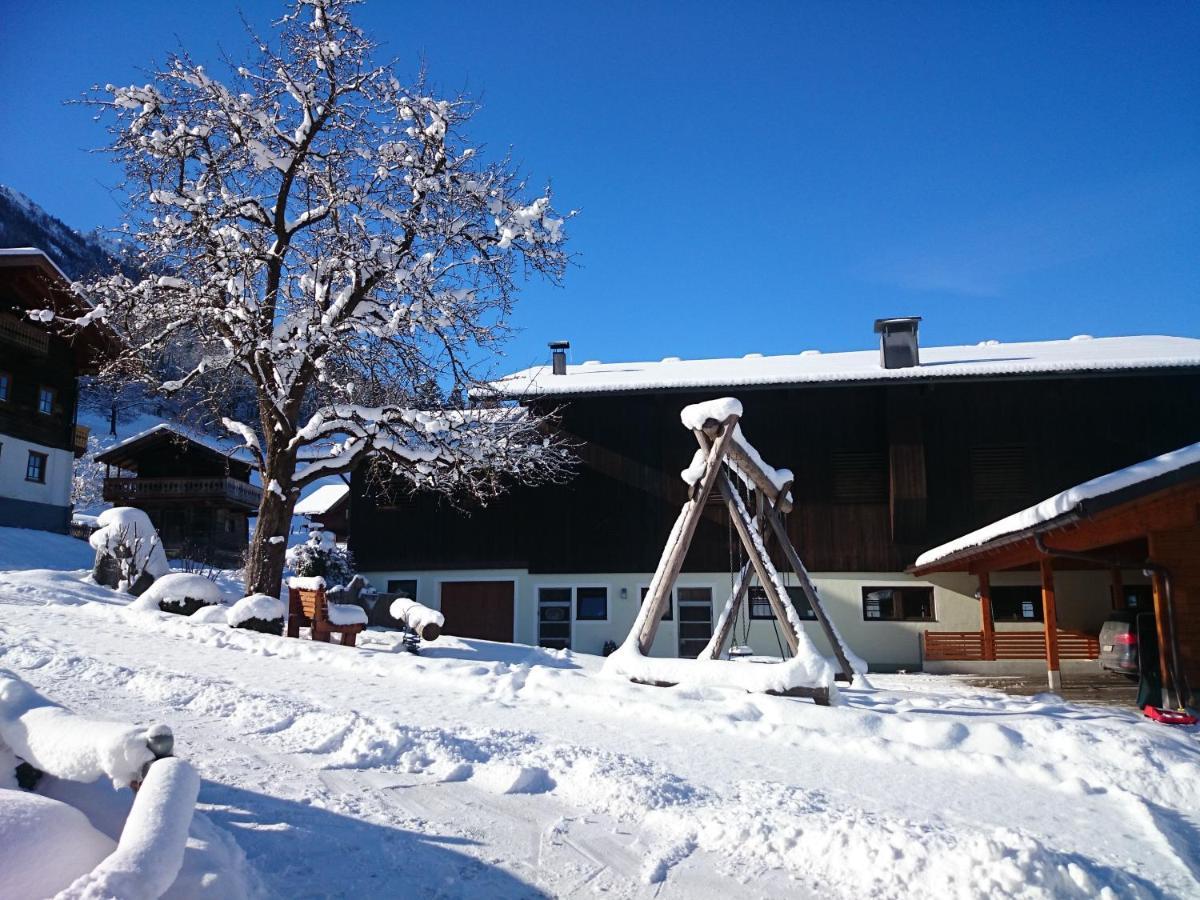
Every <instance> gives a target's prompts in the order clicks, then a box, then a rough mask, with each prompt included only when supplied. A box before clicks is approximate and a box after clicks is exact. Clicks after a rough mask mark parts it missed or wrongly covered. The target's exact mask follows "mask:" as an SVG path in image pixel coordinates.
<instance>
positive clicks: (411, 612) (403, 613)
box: [389, 597, 446, 641]
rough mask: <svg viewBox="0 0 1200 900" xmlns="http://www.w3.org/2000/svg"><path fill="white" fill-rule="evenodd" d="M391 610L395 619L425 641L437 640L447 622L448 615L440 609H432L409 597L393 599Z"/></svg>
mask: <svg viewBox="0 0 1200 900" xmlns="http://www.w3.org/2000/svg"><path fill="white" fill-rule="evenodd" d="M389 611H390V612H391V614H392V618H393V619H395V620H396V621H398V622H403V623H404V624H405V625H407V626H408V627H409V628H411V629H412V630H413V631H415V632H416V633H417V634H419V635H420V636H421V640H424V641H434V640H437V638H438V636H439V635H441V633H442V626H443V625H445V624H446V617H445V616H443V615H442V614H441V613H440V612H439V611H438V610H436V609H430V608H429V607H428V606H424V605H423V604H420V603H418V602H417V601H416V600H410V599H409V598H408V597H399V598H397V599H396V600H393V601H392V605H391V608H390V610H389Z"/></svg>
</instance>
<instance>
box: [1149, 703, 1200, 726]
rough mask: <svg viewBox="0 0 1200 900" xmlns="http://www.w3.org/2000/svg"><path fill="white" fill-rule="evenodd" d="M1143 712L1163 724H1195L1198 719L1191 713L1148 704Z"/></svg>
mask: <svg viewBox="0 0 1200 900" xmlns="http://www.w3.org/2000/svg"><path fill="white" fill-rule="evenodd" d="M1142 713H1143V714H1144V715H1145V716H1146V717H1147V718H1149V719H1153V720H1154V721H1155V722H1161V723H1162V724H1163V725H1195V724H1196V722H1197V721H1200V720H1197V719H1196V717H1195V716H1193V715H1191V714H1190V713H1185V712H1177V711H1175V710H1172V709H1163V708H1162V707H1159V706H1150V705H1149V704H1147V705H1146V706H1144V707H1143V708H1142Z"/></svg>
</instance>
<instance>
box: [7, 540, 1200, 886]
mask: <svg viewBox="0 0 1200 900" xmlns="http://www.w3.org/2000/svg"><path fill="white" fill-rule="evenodd" d="M3 538H4V535H0V541H2V540H3ZM81 574H82V573H74V572H65V571H60V572H49V571H22V572H7V573H0V667H5V668H10V669H12V670H13V671H15V672H16V673H17V674H18V675H19V676H20V677H22V678H24V679H26V680H28V681H30V682H31V683H33V684H34V686H35V687H36V688H37V689H38V690H40V691H42V692H43V693H45V694H46V695H47V696H49V697H51V698H53V699H56V700H60V701H62V702H65V703H69V704H72V705H74V706H76V707H78V708H84V707H85V706H87V705H89V704H91V705H93V706H94V705H97V704H102V705H103V706H104V708H106V709H110V710H112V712H113V714H114V715H120V716H122V717H123V718H127V719H130V720H131V721H139V722H140V721H145V722H150V721H163V722H167V723H169V724H171V725H172V726H173V727H174V729H175V733H176V736H177V739H178V741H179V746H180V747H181V748H186V751H185V752H186V755H187V758H188V759H190V760H192V761H193V762H195V763H196V765H197V766H198V767H199V768H200V770H201V773H202V775H203V776H204V778H205V784H204V787H203V788H202V791H201V797H200V799H201V808H202V809H204V810H205V811H206V812H207V814H208V815H209V816H210V817H211V818H212V819H213V820H214V821H215V822H216V823H217V824H219V825H221V826H222V827H224V828H226V829H227V830H229V831H230V832H231V833H233V834H234V836H235V837H236V838H237V840H238V842H239V844H240V845H241V846H242V848H243V849H244V850H245V852H246V854H247V856H248V858H249V860H250V862H251V863H252V864H253V865H255V866H256V867H257V868H258V870H259V873H260V874H261V876H262V878H263V879H264V882H265V883H266V885H267V887H268V888H269V890H270V891H271V892H272V893H273V894H275V895H277V896H292V895H296V894H298V893H303V894H305V895H327V894H328V895H355V896H398V895H405V894H408V895H413V896H440V897H460V896H489V897H491V896H496V897H529V896H563V897H583V896H589V897H590V896H594V895H595V894H596V893H597V892H603V893H606V894H608V895H609V896H615V897H650V896H655V897H689V898H704V897H717V896H721V897H729V896H766V895H771V896H795V897H805V896H820V897H831V896H832V897H839V896H840V897H863V896H871V897H901V896H916V895H928V896H962V897H973V896H996V897H1007V896H1014V897H1050V896H1054V897H1070V896H1079V897H1084V896H1086V897H1095V896H1110V897H1136V896H1147V897H1158V896H1164V897H1186V896H1195V895H1196V893H1197V892H1198V891H1200V880H1198V878H1200V863H1198V860H1200V827H1198V825H1200V823H1198V822H1197V819H1196V816H1195V812H1194V810H1195V809H1197V808H1200V741H1198V736H1197V732H1196V731H1195V730H1194V729H1193V730H1171V729H1167V728H1164V727H1162V726H1156V725H1154V724H1151V723H1148V722H1146V721H1144V720H1141V719H1139V718H1138V717H1136V716H1134V715H1132V714H1130V713H1124V712H1120V711H1115V710H1111V709H1104V710H1101V709H1090V708H1087V707H1081V706H1075V705H1071V704H1066V703H1063V702H1062V701H1060V700H1058V699H1057V698H1053V697H1048V696H1043V697H1037V698H1032V699H1018V698H1010V697H1005V696H1003V695H1001V694H996V693H991V692H986V691H977V690H972V689H967V688H964V687H962V686H961V685H960V684H959V683H957V682H956V681H954V680H953V679H951V678H944V677H943V678H939V677H935V676H890V677H889V676H879V677H878V678H877V679H876V680H877V682H878V683H879V685H880V689H878V690H876V691H871V692H868V691H859V690H843V700H844V701H845V702H844V703H843V705H841V706H837V707H833V708H821V707H817V706H815V705H813V704H811V703H808V702H805V701H798V700H792V699H787V698H779V697H768V696H757V695H749V694H744V693H740V692H736V691H729V690H721V689H712V688H709V689H703V690H695V691H679V690H664V689H658V688H651V687H644V686H639V685H634V684H630V683H628V682H625V681H620V680H612V679H608V678H605V677H604V676H603V675H602V674H601V673H600V671H599V669H600V660H599V659H598V658H595V657H589V656H584V655H575V654H571V653H569V652H557V651H545V650H540V649H537V648H528V647H520V646H517V645H505V644H491V643H488V642H484V641H468V640H458V639H443V640H439V641H438V642H436V643H434V644H431V645H427V647H426V649H425V651H424V652H423V654H422V655H421V656H419V657H414V656H410V655H408V654H404V653H402V652H399V648H398V644H397V640H396V636H395V635H393V634H391V633H383V632H375V631H368V632H366V633H365V634H364V635H363V636H362V638H363V646H362V647H361V648H360V649H358V650H350V649H349V648H346V649H343V648H340V647H337V646H331V645H315V644H313V643H311V642H308V641H296V640H287V639H282V638H274V637H270V636H265V635H258V634H253V633H249V632H241V631H234V630H230V629H228V628H222V627H220V626H211V625H198V624H192V623H190V622H189V621H187V620H186V619H183V618H181V617H173V616H166V615H159V614H147V613H137V612H133V611H130V610H127V609H125V608H124V601H123V600H122V598H119V597H118V596H116V595H115V594H113V593H112V592H110V591H107V590H105V589H101V588H97V587H94V586H89V585H86V584H82V583H80V581H79V578H80V575H81ZM298 843H299V844H302V845H303V846H304V847H306V848H308V849H307V850H306V852H305V854H304V859H303V861H302V862H301V861H299V860H297V859H296V857H295V854H294V852H293V851H294V848H295V847H296V846H297V844H298Z"/></svg>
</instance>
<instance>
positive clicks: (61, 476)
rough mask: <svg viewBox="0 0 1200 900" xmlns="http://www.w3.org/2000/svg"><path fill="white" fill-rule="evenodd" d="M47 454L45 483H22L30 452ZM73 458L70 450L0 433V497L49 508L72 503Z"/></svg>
mask: <svg viewBox="0 0 1200 900" xmlns="http://www.w3.org/2000/svg"><path fill="white" fill-rule="evenodd" d="M30 450H33V451H35V452H37V453H45V454H46V457H47V458H46V483H45V484H39V483H37V482H35V481H26V480H25V467H26V465H27V464H28V462H29V451H30ZM74 464H75V457H74V455H73V454H72V453H71V451H70V450H56V449H53V448H51V447H43V446H42V445H41V444H34V443H31V442H30V441H23V440H21V439H20V438H15V437H11V436H10V435H7V434H3V433H0V496H4V497H11V498H12V499H14V500H25V501H28V502H30V503H45V504H48V505H50V506H67V505H68V504H69V503H70V502H71V469H72V467H73V466H74Z"/></svg>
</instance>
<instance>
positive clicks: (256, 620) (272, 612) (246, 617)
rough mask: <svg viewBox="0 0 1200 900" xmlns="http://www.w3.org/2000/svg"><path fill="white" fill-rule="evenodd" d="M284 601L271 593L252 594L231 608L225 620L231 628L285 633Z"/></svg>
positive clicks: (266, 632)
mask: <svg viewBox="0 0 1200 900" xmlns="http://www.w3.org/2000/svg"><path fill="white" fill-rule="evenodd" d="M284 612H285V609H284V605H283V601H282V600H280V599H279V598H278V597H272V596H271V595H270V594H251V595H250V596H248V597H243V598H242V599H241V600H239V601H238V602H237V603H235V604H233V606H231V607H230V608H229V611H228V612H227V613H226V614H225V621H226V622H227V623H228V624H229V626H230V627H231V628H247V629H249V630H251V631H261V632H263V633H265V634H283V616H284Z"/></svg>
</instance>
